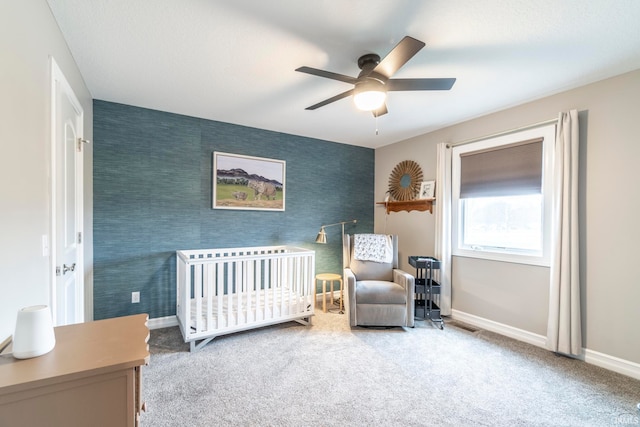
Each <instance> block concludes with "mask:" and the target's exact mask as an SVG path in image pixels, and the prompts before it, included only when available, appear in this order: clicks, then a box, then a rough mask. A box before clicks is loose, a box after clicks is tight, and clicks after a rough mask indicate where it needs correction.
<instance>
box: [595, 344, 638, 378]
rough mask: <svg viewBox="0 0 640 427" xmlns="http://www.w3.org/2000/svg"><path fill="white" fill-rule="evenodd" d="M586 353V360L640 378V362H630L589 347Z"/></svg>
mask: <svg viewBox="0 0 640 427" xmlns="http://www.w3.org/2000/svg"><path fill="white" fill-rule="evenodd" d="M584 353H585V354H584V361H585V362H587V363H590V364H592V365H596V366H600V367H601V368H604V369H608V370H610V371H613V372H617V373H619V374H622V375H626V376H628V377H631V378H635V379H637V380H640V363H634V362H630V361H628V360H624V359H620V358H618V357H614V356H609V355H608V354H604V353H600V352H597V351H594V350H589V349H584Z"/></svg>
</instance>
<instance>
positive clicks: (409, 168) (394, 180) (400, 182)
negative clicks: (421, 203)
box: [389, 160, 422, 201]
mask: <svg viewBox="0 0 640 427" xmlns="http://www.w3.org/2000/svg"><path fill="white" fill-rule="evenodd" d="M421 182H422V168H420V165H419V164H418V163H416V162H414V161H413V160H404V161H402V162H400V163H398V164H397V165H396V167H395V168H393V171H392V172H391V175H390V176H389V194H391V197H392V198H393V199H394V200H397V201H406V200H414V199H415V197H416V194H418V192H419V191H420V184H421Z"/></svg>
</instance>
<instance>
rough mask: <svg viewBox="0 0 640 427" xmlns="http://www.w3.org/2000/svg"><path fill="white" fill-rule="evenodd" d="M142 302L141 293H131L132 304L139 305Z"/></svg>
mask: <svg viewBox="0 0 640 427" xmlns="http://www.w3.org/2000/svg"><path fill="white" fill-rule="evenodd" d="M139 302H140V292H131V303H132V304H137V303H139Z"/></svg>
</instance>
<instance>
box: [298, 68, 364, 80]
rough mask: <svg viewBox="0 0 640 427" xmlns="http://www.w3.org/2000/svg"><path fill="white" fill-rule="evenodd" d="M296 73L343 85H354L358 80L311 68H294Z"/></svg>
mask: <svg viewBox="0 0 640 427" xmlns="http://www.w3.org/2000/svg"><path fill="white" fill-rule="evenodd" d="M296 71H299V72H301V73H307V74H312V75H314V76H319V77H325V78H327V79H332V80H339V81H341V82H345V83H351V84H355V83H356V82H357V81H358V79H356V78H355V77H350V76H345V75H344V74H338V73H332V72H331V71H325V70H318V69H317V68H311V67H300V68H296Z"/></svg>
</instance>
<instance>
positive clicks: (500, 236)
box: [452, 125, 555, 265]
mask: <svg viewBox="0 0 640 427" xmlns="http://www.w3.org/2000/svg"><path fill="white" fill-rule="evenodd" d="M554 140H555V125H551V126H545V127H538V128H535V129H529V130H526V131H522V132H517V133H513V134H509V135H503V136H499V137H495V138H490V139H485V140H482V141H478V142H473V143H470V144H465V145H460V146H457V147H454V148H453V152H452V161H453V165H452V166H453V167H452V183H453V188H452V190H453V194H452V196H453V197H452V201H453V206H452V207H453V209H452V214H453V222H452V224H453V242H452V243H453V248H452V249H453V254H454V255H458V256H467V257H474V258H485V259H494V260H499V261H508V262H518V263H526V264H535V265H549V248H550V243H549V235H550V224H549V217H550V212H551V200H552V198H551V185H552V180H551V164H552V163H551V159H552V157H551V156H552V149H553V143H554Z"/></svg>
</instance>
